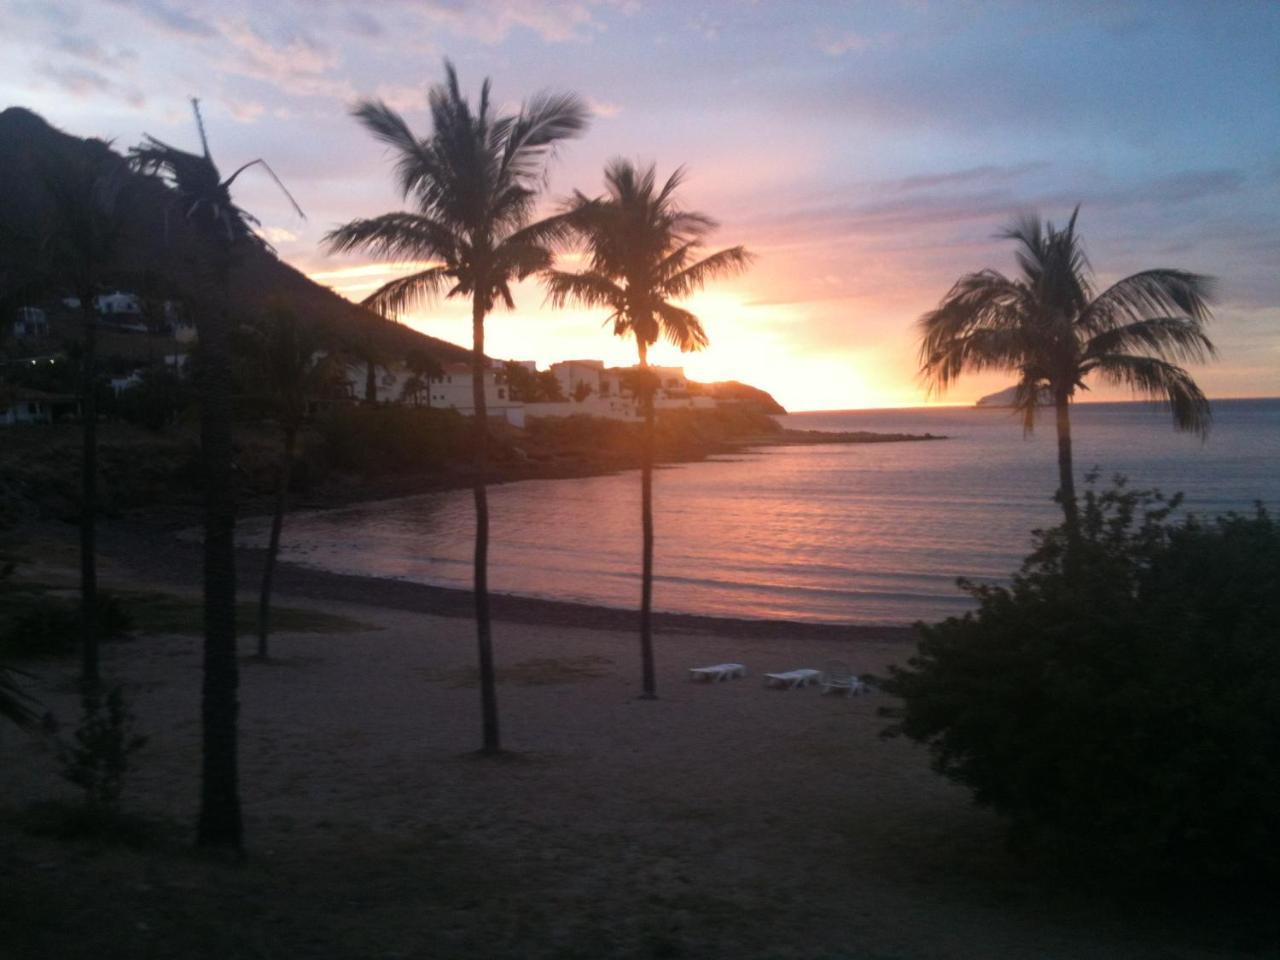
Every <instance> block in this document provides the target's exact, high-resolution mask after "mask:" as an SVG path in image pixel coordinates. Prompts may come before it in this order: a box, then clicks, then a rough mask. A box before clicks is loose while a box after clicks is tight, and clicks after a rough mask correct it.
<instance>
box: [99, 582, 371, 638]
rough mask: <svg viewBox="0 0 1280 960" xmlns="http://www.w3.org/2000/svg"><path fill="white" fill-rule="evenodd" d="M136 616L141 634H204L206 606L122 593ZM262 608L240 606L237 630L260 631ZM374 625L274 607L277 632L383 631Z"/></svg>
mask: <svg viewBox="0 0 1280 960" xmlns="http://www.w3.org/2000/svg"><path fill="white" fill-rule="evenodd" d="M118 596H119V597H120V600H121V602H122V603H123V604H124V606H125V608H126V609H127V610H128V611H129V613H130V615H131V616H132V617H133V620H134V624H135V629H136V630H137V632H138V633H177V634H191V635H197V636H198V635H199V634H202V633H204V604H203V602H202V601H201V600H198V599H191V598H188V597H179V596H175V595H174V594H171V593H143V592H127V593H120V594H118ZM257 624H258V605H257V603H255V602H253V601H245V602H243V603H240V604H237V606H236V630H237V631H238V632H239V633H241V634H250V633H252V632H253V631H255V630H256V629H257ZM380 629H382V628H381V627H378V626H376V625H374V624H370V623H362V622H361V621H359V620H352V619H351V618H350V617H344V616H340V615H339V614H336V613H324V612H323V611H320V610H305V609H302V608H300V607H274V606H273V607H272V608H271V630H272V632H273V633H351V632H358V631H362V630H380Z"/></svg>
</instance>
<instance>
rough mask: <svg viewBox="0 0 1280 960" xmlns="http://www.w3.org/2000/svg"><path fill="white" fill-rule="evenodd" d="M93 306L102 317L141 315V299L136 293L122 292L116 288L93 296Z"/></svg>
mask: <svg viewBox="0 0 1280 960" xmlns="http://www.w3.org/2000/svg"><path fill="white" fill-rule="evenodd" d="M93 305H94V307H95V308H96V309H97V311H98V313H99V314H101V315H102V316H104V317H122V318H123V317H141V316H142V301H141V300H139V299H138V295H137V294H136V293H124V292H123V291H120V290H116V291H114V292H112V293H104V294H102V296H100V297H95V298H94V301H93Z"/></svg>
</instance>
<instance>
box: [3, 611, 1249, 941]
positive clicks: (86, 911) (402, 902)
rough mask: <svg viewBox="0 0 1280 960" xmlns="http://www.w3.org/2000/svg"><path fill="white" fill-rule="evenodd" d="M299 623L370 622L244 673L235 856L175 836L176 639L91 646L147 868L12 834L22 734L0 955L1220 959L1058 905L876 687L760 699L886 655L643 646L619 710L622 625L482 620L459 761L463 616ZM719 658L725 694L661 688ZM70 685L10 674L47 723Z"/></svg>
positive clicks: (7, 777)
mask: <svg viewBox="0 0 1280 960" xmlns="http://www.w3.org/2000/svg"><path fill="white" fill-rule="evenodd" d="M281 602H282V603H287V602H289V600H288V598H281ZM306 603H307V605H308V606H310V607H313V608H317V609H323V610H327V611H330V612H334V613H339V614H342V615H345V616H347V617H350V618H351V619H353V620H355V621H359V622H361V623H367V624H376V625H377V626H378V627H379V629H376V630H369V631H366V632H359V633H347V634H324V635H316V634H293V635H289V634H285V635H281V636H279V637H278V638H277V639H276V641H275V648H274V652H275V656H276V662H274V663H268V664H263V663H259V662H253V661H250V660H247V659H246V660H245V661H244V662H243V667H242V673H241V756H240V759H241V767H240V769H241V796H242V800H243V805H244V815H245V829H246V840H247V857H246V859H245V860H244V861H243V862H228V861H226V860H220V859H216V858H209V857H206V856H202V855H200V854H197V853H195V852H194V851H193V849H192V847H191V843H190V841H191V834H192V829H193V824H194V819H195V813H196V808H197V797H198V775H199V755H200V754H199V733H200V724H199V710H200V680H201V665H200V664H201V661H200V641H199V640H198V639H196V638H193V637H176V636H151V637H140V638H137V639H134V640H131V641H126V642H120V643H116V644H113V645H111V646H110V647H109V648H107V650H106V656H105V672H106V674H107V676H108V677H109V678H111V679H114V680H117V681H120V682H122V683H124V684H125V687H126V690H127V693H128V696H129V699H130V702H131V704H132V707H133V710H134V713H135V714H136V717H137V727H138V730H139V731H140V732H142V733H145V734H146V735H147V736H148V737H149V742H148V744H147V746H146V747H145V749H144V750H143V751H142V752H141V753H140V754H138V755H137V757H136V760H135V764H136V768H135V769H134V770H133V771H131V772H130V774H129V777H128V781H127V786H126V791H125V795H124V798H123V801H122V802H123V806H124V807H125V808H126V809H127V810H129V811H131V812H134V813H137V814H140V815H143V816H145V817H146V818H148V819H149V820H151V821H153V822H155V823H159V824H161V825H162V826H161V827H159V828H157V839H155V840H153V841H152V843H151V844H150V845H148V846H143V847H141V848H129V847H124V846H107V845H103V844H101V843H86V842H68V841H65V840H54V839H49V838H46V837H42V836H39V835H33V833H32V831H31V828H30V822H31V814H30V813H29V811H30V810H31V809H32V807H31V805H32V804H34V803H38V802H40V801H48V800H50V799H54V798H64V799H68V800H70V799H72V798H73V797H74V790H73V788H72V787H70V786H69V785H68V784H66V783H65V782H63V781H62V780H60V779H59V777H58V774H57V763H56V759H55V757H54V755H53V751H52V748H51V747H50V745H49V742H48V740H47V738H40V737H38V736H28V735H25V734H22V733H20V732H18V731H16V730H14V729H12V728H6V729H3V730H0V770H3V771H4V776H3V781H2V782H0V811H2V812H3V813H4V818H3V825H0V863H3V866H4V869H3V875H2V877H0V956H4V957H6V958H9V957H12V958H14V960H18V958H27V957H32V958H35V957H49V958H55V957H56V958H64V957H65V958H80V957H84V958H88V957H94V958H109V957H122V958H123V957H128V958H150V957H155V958H195V957H201V958H204V957H209V958H214V957H217V958H230V957H247V958H249V957H251V958H269V957H289V958H311V957H317V958H321V957H343V958H345V957H351V958H411V957H412V958H437V957H440V958H451V957H459V958H461V957H533V958H541V957H548V958H550V957H559V958H584V960H585V958H596V957H600V958H604V957H635V958H641V957H645V958H647V957H698V958H701V957H734V958H738V957H742V958H801V957H803V958H853V957H857V958H874V960H893V958H904V960H905V958H925V957H930V958H932V957H939V958H970V957H972V958H1005V957H1009V958H1012V957H1054V958H1066V957H1081V958H1083V957H1089V958H1110V957H1115V958H1121V957H1124V958H1131V957H1144V958H1145V957H1150V958H1201V957H1216V956H1238V955H1241V953H1240V952H1239V951H1240V949H1241V946H1242V945H1241V943H1238V942H1232V941H1233V936H1232V934H1231V931H1230V930H1229V929H1228V930H1226V931H1225V932H1224V931H1223V930H1221V929H1219V930H1218V931H1217V932H1216V934H1214V935H1212V936H1211V935H1208V934H1205V933H1204V932H1203V928H1201V927H1198V926H1197V927H1195V928H1186V927H1184V926H1183V925H1182V924H1180V923H1175V922H1173V921H1171V920H1170V919H1169V917H1168V916H1164V917H1159V916H1153V915H1150V914H1146V913H1143V912H1134V911H1131V910H1130V911H1126V910H1124V909H1121V908H1119V907H1116V906H1115V905H1113V904H1111V903H1109V902H1108V901H1107V900H1106V899H1105V898H1104V897H1101V896H1098V895H1094V894H1090V893H1084V894H1080V895H1076V896H1068V895H1066V894H1063V893H1061V892H1054V887H1053V886H1052V885H1050V884H1048V883H1045V882H1042V881H1040V880H1038V879H1037V878H1036V877H1035V875H1034V873H1033V872H1032V871H1030V870H1029V869H1028V868H1026V867H1023V866H1020V865H1019V864H1018V863H1017V862H1016V861H1015V860H1013V859H1012V858H1010V857H1009V856H1007V855H1006V853H1005V852H1004V847H1003V840H1002V833H1001V829H1000V824H999V823H998V822H997V821H996V820H995V818H994V817H992V816H991V815H990V814H988V813H986V812H984V811H980V810H977V809H975V808H973V806H972V805H971V804H970V802H969V800H968V797H967V794H966V793H964V792H963V791H961V790H959V789H957V788H955V787H953V786H952V785H950V784H949V783H947V782H946V781H944V780H942V779H941V778H939V777H937V776H936V775H934V774H933V773H931V772H930V771H929V769H928V764H927V757H926V755H925V754H924V752H923V751H922V750H920V749H919V748H917V747H915V746H914V745H912V744H909V743H907V742H904V741H901V740H885V739H882V738H880V737H879V735H878V734H879V731H880V730H881V729H882V727H883V726H884V721H883V720H882V719H881V718H879V717H878V716H877V708H878V707H880V706H881V705H883V703H884V702H885V697H884V696H883V695H880V694H872V695H868V696H859V697H854V698H846V697H843V696H825V697H824V696H820V695H819V694H818V692H817V690H815V689H812V688H810V689H804V690H791V691H780V690H770V689H765V687H764V686H763V684H762V682H761V674H762V673H764V672H766V671H772V670H779V669H790V668H794V667H802V666H812V667H821V666H822V664H823V662H824V661H826V660H828V659H831V658H839V659H842V660H844V661H847V662H848V663H849V664H850V665H851V666H852V667H853V669H854V670H855V672H859V673H861V672H866V671H877V670H882V669H883V667H884V666H885V664H886V663H887V662H890V661H893V660H902V659H905V657H906V656H907V655H908V654H909V652H910V647H909V646H908V645H907V644H905V643H903V642H901V641H900V640H885V641H882V642H876V641H872V640H861V641H857V642H848V641H838V640H829V639H828V640H824V639H814V638H804V639H794V638H789V637H788V636H787V635H786V634H785V633H780V634H779V635H778V636H773V637H759V636H752V637H734V636H730V635H714V634H706V633H698V634H674V633H666V634H659V636H658V637H657V651H658V657H659V693H660V695H661V699H659V700H657V701H641V700H637V699H636V694H637V692H638V689H639V663H638V651H637V647H638V644H637V641H636V639H635V637H634V636H632V635H631V634H629V633H624V632H619V631H603V630H575V629H566V628H564V627H561V626H536V625H535V626H531V625H521V624H512V623H502V622H500V623H497V624H496V625H495V646H496V651H497V657H498V665H499V669H500V676H501V681H502V682H501V684H500V688H499V697H500V701H499V702H500V708H501V718H502V725H503V727H502V733H503V742H504V746H505V747H506V748H507V749H508V750H509V754H508V755H507V756H505V757H503V758H500V759H491V758H490V759H484V758H479V757H477V756H476V755H474V752H473V751H474V750H475V749H476V747H477V746H478V745H479V739H480V734H479V693H478V690H477V689H476V687H475V686H474V681H473V664H474V633H473V627H472V625H471V623H470V622H469V621H467V620H465V619H460V618H447V617H438V616H430V615H425V614H421V613H416V612H405V611H397V610H389V609H384V608H373V607H367V606H358V605H352V604H327V605H326V604H318V603H316V602H314V601H307V602H306ZM242 644H243V650H244V652H245V654H246V655H247V654H248V653H250V652H251V650H252V645H251V641H250V639H249V638H244V639H243V640H242ZM722 661H736V662H741V663H744V664H746V665H747V667H748V669H749V670H750V672H751V673H750V675H749V676H748V677H747V678H745V679H740V680H733V681H728V682H724V683H717V684H709V685H708V684H695V683H691V682H689V680H688V674H687V669H688V668H689V667H691V666H696V665H704V664H709V663H717V662H722ZM74 667H75V665H74V664H73V663H58V664H55V665H50V666H46V667H42V668H39V670H38V677H37V679H38V683H37V685H36V692H37V693H38V695H39V696H40V698H41V699H42V700H43V701H44V702H45V704H46V705H47V706H48V707H49V708H51V709H52V710H53V711H54V712H55V713H56V714H57V715H58V716H59V717H61V718H62V719H63V720H64V722H74V719H75V714H76V701H75V696H74V694H73V692H72V689H73V687H72V675H73V671H74ZM1197 931H1198V932H1197Z"/></svg>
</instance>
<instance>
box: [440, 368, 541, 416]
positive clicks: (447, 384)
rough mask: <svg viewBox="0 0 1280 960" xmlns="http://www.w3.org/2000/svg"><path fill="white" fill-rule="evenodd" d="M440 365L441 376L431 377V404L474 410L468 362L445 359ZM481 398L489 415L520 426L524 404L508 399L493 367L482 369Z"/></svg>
mask: <svg viewBox="0 0 1280 960" xmlns="http://www.w3.org/2000/svg"><path fill="white" fill-rule="evenodd" d="M443 369H444V372H443V374H442V375H441V376H438V377H432V378H431V385H430V386H431V389H430V392H429V395H430V397H431V406H433V407H451V408H453V409H454V410H457V411H458V412H459V413H461V414H463V415H464V416H468V417H469V416H472V415H473V414H474V413H475V400H474V398H473V395H472V385H473V383H474V380H473V378H472V376H471V364H469V363H446V364H445V365H444V368H443ZM484 400H485V407H486V410H487V412H488V415H489V416H490V417H491V418H498V417H500V418H502V419H504V420H506V421H507V423H509V424H511V425H512V426H515V427H523V426H524V404H523V403H522V402H520V401H519V400H512V399H511V394H510V392H509V391H508V389H507V384H506V380H505V379H504V378H503V377H502V376H501V375H500V374H499V373H498V371H496V370H486V371H485V374H484Z"/></svg>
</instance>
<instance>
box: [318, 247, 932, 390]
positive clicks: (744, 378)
mask: <svg viewBox="0 0 1280 960" xmlns="http://www.w3.org/2000/svg"><path fill="white" fill-rule="evenodd" d="M425 266H426V264H417V263H385V264H382V263H372V264H361V265H356V266H350V267H341V268H336V269H332V270H323V271H317V272H314V273H311V274H310V278H311V279H312V280H315V281H316V282H318V283H323V284H326V285H328V286H330V287H331V288H332V289H333V290H334V292H336V293H338V294H340V295H342V296H344V297H346V298H347V299H350V300H360V299H362V298H363V297H365V296H368V295H369V294H370V293H372V292H373V291H374V290H375V289H377V288H378V287H379V286H381V285H382V284H383V283H386V282H387V281H388V280H390V279H392V278H393V277H396V276H403V275H404V274H405V273H407V272H409V271H411V270H415V269H422V268H423V267H425ZM541 297H542V294H541V290H540V289H539V288H538V287H537V286H536V285H535V284H533V283H525V284H522V285H521V286H520V288H519V289H518V290H517V292H516V300H517V309H516V310H514V311H510V312H508V311H504V310H496V311H494V312H493V313H492V314H490V316H489V318H488V320H487V321H486V323H485V346H486V352H487V353H488V354H489V355H490V356H494V357H501V358H503V359H512V360H534V361H536V362H537V364H538V367H539V369H544V370H545V369H546V368H547V367H548V366H550V365H551V364H552V363H556V362H558V361H561V360H572V359H598V360H603V361H604V362H605V363H606V364H608V365H610V366H631V365H633V364H635V363H636V362H637V355H636V349H635V343H634V341H632V340H631V339H629V338H622V337H616V336H613V335H612V331H611V330H610V329H609V328H608V327H607V326H604V325H603V323H602V321H603V319H604V314H603V312H601V311H598V310H594V311H592V310H583V309H580V308H568V309H564V310H555V311H553V310H550V309H549V308H546V307H544V306H542V305H541ZM526 305H527V306H526ZM683 305H684V306H685V307H687V308H688V309H689V310H691V311H693V313H694V314H695V315H696V316H697V317H698V318H699V319H700V320H701V321H702V324H703V326H704V328H705V329H706V331H707V336H708V338H709V340H710V344H709V345H708V347H707V348H706V349H705V350H700V351H695V352H691V353H683V354H682V353H681V352H680V351H679V350H678V349H676V348H675V347H673V346H671V345H670V344H668V343H666V342H659V343H658V344H657V345H655V346H654V348H653V349H652V350H651V351H650V353H649V360H650V362H651V363H653V364H656V365H660V366H679V367H683V368H684V369H685V373H686V375H687V376H688V377H689V378H690V379H691V380H695V381H699V382H706V383H709V382H715V381H720V380H738V381H740V382H742V383H746V384H750V385H751V386H754V387H759V388H760V389H762V390H766V391H768V392H769V393H770V394H772V395H773V396H774V397H775V398H776V399H777V400H778V402H779V403H781V404H783V405H784V406H785V407H786V408H787V409H788V410H796V411H799V410H840V409H863V408H875V407H902V406H919V405H923V404H924V403H925V399H924V397H923V396H922V395H920V392H919V390H918V388H917V387H916V386H915V385H914V384H910V385H908V386H907V388H906V389H903V387H902V386H901V384H898V383H895V382H892V381H891V380H890V379H889V378H888V374H889V372H890V371H889V370H887V369H883V368H882V367H881V366H880V365H878V364H877V363H876V362H875V358H874V357H870V356H866V355H860V354H859V353H858V352H857V351H854V350H849V351H842V352H838V353H837V352H832V351H829V350H828V351H821V352H810V351H805V350H803V349H801V346H802V344H801V343H799V338H797V337H793V336H789V334H790V333H791V332H792V331H794V330H800V329H803V327H804V325H805V322H806V319H807V318H806V316H805V307H804V305H803V304H770V305H760V304H757V303H753V302H751V301H750V300H748V299H747V298H746V297H745V296H743V294H742V293H741V292H739V291H737V290H735V289H734V288H732V287H731V286H729V285H727V284H726V285H724V286H723V287H721V288H716V289H713V290H708V291H704V292H701V293H699V294H696V295H695V296H693V297H691V298H689V300H687V301H686V302H684V304H683ZM401 322H403V323H405V324H407V325H408V326H411V327H413V328H414V329H415V330H418V331H420V332H422V333H425V334H428V335H430V336H433V337H438V338H439V339H442V340H447V341H449V342H451V343H456V344H459V345H461V346H470V343H471V318H470V310H469V307H468V306H467V304H465V303H463V302H461V301H457V300H443V299H442V300H440V301H439V302H437V303H436V304H433V305H432V306H431V307H429V308H427V309H422V310H415V311H411V312H410V313H407V314H406V315H404V316H403V317H402V318H401Z"/></svg>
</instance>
